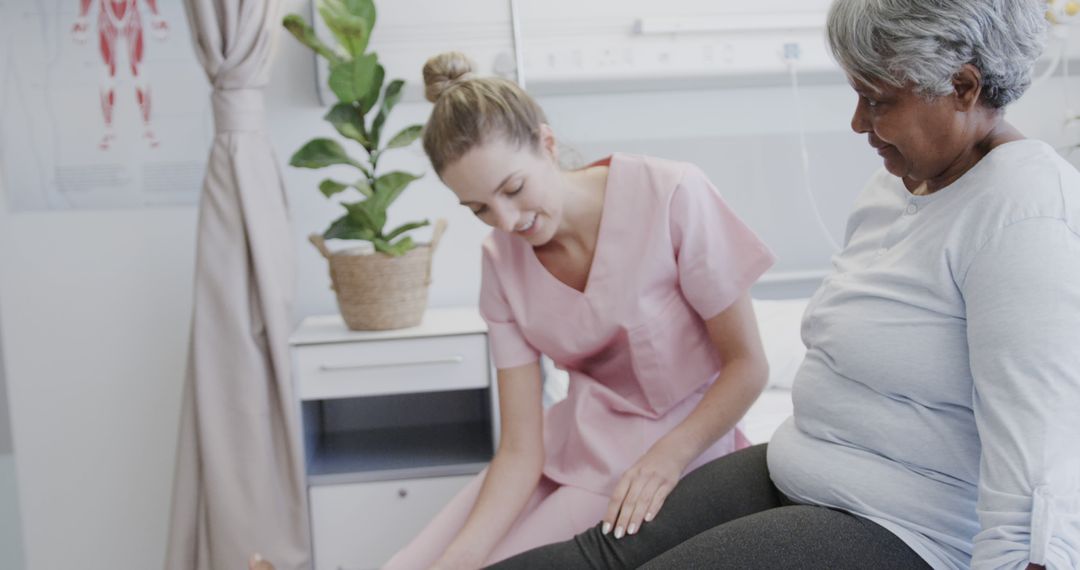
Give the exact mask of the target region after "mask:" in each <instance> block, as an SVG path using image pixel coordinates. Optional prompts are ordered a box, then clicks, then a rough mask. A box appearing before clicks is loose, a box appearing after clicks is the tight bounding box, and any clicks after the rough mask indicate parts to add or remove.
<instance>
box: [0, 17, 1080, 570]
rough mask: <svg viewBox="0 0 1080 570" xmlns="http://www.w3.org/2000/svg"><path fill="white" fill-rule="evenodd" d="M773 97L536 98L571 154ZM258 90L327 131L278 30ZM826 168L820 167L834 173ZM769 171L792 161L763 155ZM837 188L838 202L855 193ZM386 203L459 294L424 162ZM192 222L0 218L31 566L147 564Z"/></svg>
mask: <svg viewBox="0 0 1080 570" xmlns="http://www.w3.org/2000/svg"><path fill="white" fill-rule="evenodd" d="M285 4H286V8H287V10H289V11H304V12H306V10H307V2H306V1H304V0H288V1H287V2H285ZM784 93H786V90H785V89H783V88H776V89H756V90H731V91H727V92H723V93H714V94H713V96H714V97H706V96H704V95H702V94H701V93H690V94H683V95H678V96H676V95H650V96H609V97H604V98H595V97H592V98H580V99H578V100H575V99H574V98H566V97H560V98H554V97H552V98H546V99H544V101H543V102H544V104H545V105H547V106H548V107H549V109H550V110H551V111H552V112H551V115H552V121H553V122H554V123H555V127H556V130H560V129H562V130H563V131H565V132H567V133H569V138H570V139H571V140H570V142H571V144H574V143H575V140H573V139H577V141H578V146H580V147H582V148H586V149H598V150H599V149H600V148H601V147H603V146H604V145H605V144H610V145H612V146H614V145H617V144H618V141H619V140H621V139H623V137H625V136H626V134H627V133H628V132H630V131H632V130H633V127H634V122H635V117H637V116H639V115H640V114H641V113H646V112H647V113H660V114H665V113H670V120H669V121H667V123H668V124H669V125H671V129H672V130H679V131H682V133H683V134H682V135H680V136H683V139H684V140H685V139H686V138H687V137H689V136H690V135H692V134H693V132H694V130H695V129H696V128H697V127H698V122H697V121H695V117H710V116H712V117H714V118H717V117H719V118H720V119H722V120H714V121H701V122H702V124H705V123H707V124H709V125H712V126H711V127H710V128H717V129H722V128H728V129H730V132H728V133H727V134H738V133H744V134H745V133H747V132H753V129H754V128H755V125H757V126H761V128H763V129H765V130H769V131H775V129H774V127H776V123H777V121H776V120H775V116H776V114H777V113H783V112H785V110H789V109H787V108H786V107H785V103H784V98H783V94H784ZM267 95H268V106H269V114H270V132H271V136H272V138H273V141H274V143H275V145H276V147H277V149H278V152H279V154H280V158H281V160H282V162H283V163H284V161H285V160H287V158H288V156H289V155H290V154H291V153H292V151H293V150H295V149H296V148H298V147H299V146H300V145H301V144H302V143H303V142H305V141H306V140H307V139H308V138H310V137H312V136H316V135H320V134H329V133H330V130H329V127H328V126H325V124H324V123H323V122H322V121H321V117H322V115H323V114H324V109H323V108H322V107H321V106H320V105H319V104H318V103H317V100H316V96H315V91H314V66H313V59H312V56H311V54H310V53H309V52H308V51H307V50H306V49H302V48H301V47H299V46H298V45H297V44H296V43H295V42H294V41H292V39H291V38H287V37H283V38H282V41H281V43H280V47H279V52H278V60H277V62H276V64H275V67H274V74H273V83H272V85H271V86H270V88H269V89H268V93H267ZM809 100H810V101H811V103H810V108H808V109H807V113H808V116H809V117H811V118H812V122H813V123H814V124H815V125H817V127H816V128H817V129H818V130H819V131H820V132H823V133H833V134H836V135H837V136H839V134H840V133H841V132H843V131H844V130H845V129H846V128H847V126H846V125H847V120H848V109H849V106H850V104H851V103H852V101H853V99H852V97H851V95H850V93H848V90H847V87H846V86H827V87H820V88H816V89H814V90H811V93H810V95H809ZM691 104H693V105H694V106H691ZM643 105H644V107H643ZM427 109H428V106H427V105H426V104H422V103H407V104H403V105H402V106H400V107H399V108H398V110H397V111H396V112H395V114H394V117H393V119H392V120H391V125H389V127H388V128H389V129H390V130H394V129H395V128H397V127H401V126H404V125H405V124H409V123H411V122H420V121H423V119H424V117H425V114H426V112H427ZM1062 109H1063V103H1062V100H1061V95H1060V89H1058V88H1057V87H1056V86H1055V85H1053V84H1048V85H1044V86H1041V87H1040V89H1039V90H1038V91H1036V92H1033V93H1032V94H1030V95H1029V96H1028V97H1027V98H1026V99H1025V101H1023V102H1022V103H1021V104H1019V105H1017V107H1016V108H1015V110H1014V111H1013V112H1012V113H1011V116H1012V117H1014V118H1015V120H1016V122H1017V123H1018V124H1019V125H1020V126H1021V127H1022V128H1024V129H1025V130H1026V131H1027V132H1028V134H1029V135H1033V136H1039V137H1043V138H1048V139H1050V140H1052V141H1053V142H1055V143H1060V142H1063V141H1064V140H1066V135H1067V133H1065V132H1064V131H1063V130H1062V128H1061V120H1060V119H1061V110H1062ZM597 117H604V121H598V120H596V119H597ZM755 117H760V119H758V118H755ZM605 121H610V122H605ZM725 125H726V127H725ZM769 125H771V126H769ZM586 126H591V127H590V128H588V129H587V128H586ZM766 126H767V127H768V128H766ZM607 129H610V130H607ZM616 130H619V131H622V132H621V133H619V134H615V133H616ZM711 134H713V135H717V136H720V135H724V134H725V133H724V132H720V133H715V132H714V133H711ZM773 134H775V132H773ZM647 135H648V133H646V132H642V133H641V136H640V137H639V138H638V139H637V140H636V142H634V144H635V145H638V144H644V145H646V146H648V147H649V148H653V146H652V145H655V148H656V149H657V152H660V153H663V148H664V145H663V143H662V141H656V140H653V139H650V138H649V136H647ZM1072 136H1074V137H1075V138H1076V140H1080V135H1077V134H1075V133H1073V134H1072ZM851 137H853V138H856V137H855V135H851ZM642 140H645V141H646V142H644V143H642ZM607 150H618V149H616V148H611V149H607ZM763 152H767V149H763ZM587 158H592V157H587ZM838 160H840V159H838ZM386 161H387V163H388V164H387V166H389V167H400V168H408V169H413V170H424V171H428V170H429V169H428V168H427V166H426V163H425V162H424V160H423V157H422V156H421V155H420V154H419V149H418V148H414V149H410V150H407V151H398V154H397V155H390V156H388V157H387V159H386ZM724 161H725V158H724V156H722V155H721V156H717V159H716V162H715V163H714V164H712V165H709V168H711V169H716V170H714V172H715V171H722V170H723V166H724V164H726V163H725V162H724ZM736 166H737V165H735V166H732V167H733V168H734V167H736ZM843 166H844V165H843V164H832V165H827V166H824V165H822V166H819V170H820V171H822V172H824V173H832V172H843V171H844V169H843ZM778 168H789V169H795V168H797V165H796V164H785V163H780V164H779V166H778ZM283 172H284V176H285V182H286V185H287V187H288V192H289V198H290V203H291V211H292V214H293V223H294V233H295V242H296V247H297V252H298V256H297V257H298V274H297V279H298V298H297V300H296V305H295V314H296V315H297V316H298V317H299V316H303V315H308V314H315V313H325V312H331V311H333V310H334V300H333V297H332V294H331V292H330V291H329V289H328V285H327V277H326V267H325V263H324V262H323V261H322V260H321V259H320V258H319V257H318V255H317V254H316V253H315V250H314V248H312V247H311V246H310V245H308V244H307V242H306V240H305V239H304V236H305V235H306V234H307V233H309V232H312V231H321V230H322V229H323V228H324V227H325V225H326V224H327V223H328V221H329V220H331V219H332V217H334V216H336V215H337V211H338V210H337V206H335V205H334V204H332V203H329V202H328V201H327V200H325V199H324V198H323V197H322V196H321V195H319V194H318V193H317V191H316V189H315V188H316V185H317V183H318V181H319V180H321V179H322V178H323V177H324V176H325V173H322V172H311V171H300V170H295V169H291V168H289V167H287V166H283ZM836 186H838V187H839V186H843V184H837V185H836ZM3 190H4V189H3V188H0V196H2V194H3ZM822 191H823V192H825V193H830V192H832V191H833V189H831V188H825V189H823V190H822ZM838 191H839V192H840V195H842V196H848V195H850V194H851V193H853V192H854V191H853V190H851V189H848V188H840V190H838ZM845 199H846V198H845ZM837 200H838V201H840V198H837ZM844 207H845V206H841V205H835V206H833V207H832V209H831V210H829V213H828V215H829V216H830V218H829V219H830V220H831V221H832V222H831V223H836V224H839V222H840V220H841V218H842V217H843V208H844ZM393 213H394V216H395V217H396V219H397V220H398V221H404V220H406V219H412V218H418V217H435V216H437V215H445V216H446V217H448V218H449V220H450V231H449V233H448V235H447V237H446V239H445V241H444V245H443V248H442V250H441V251H440V252H438V254H437V257H436V266H435V283H434V286H433V289H432V291H431V302H432V304H433V305H453V304H465V303H471V302H473V300H474V299H475V295H476V290H477V286H478V279H479V252H478V244H479V241H480V239H481V238H482V236H483V235H484V234H485V230H484V228H483V227H482V226H481V225H480V224H479V223H478V222H476V221H475V220H473V219H471V217H470V216H469V215H468V212H467V211H465V210H464V209H463V208H460V207H457V206H456V205H455V201H454V199H453V197H452V196H451V195H450V193H449V192H447V191H445V190H443V189H442V188H440V187H439V185H438V182H437V180H436V179H435V177H434V176H433V175H432V174H431V173H430V172H429V173H428V175H427V177H426V178H425V179H424V180H423V181H421V182H419V183H417V187H416V188H413V189H411V191H410V192H407V193H406V194H405V195H404V196H403V198H402V199H401V202H400V204H399V205H398V206H396V208H395V211H394V212H393ZM195 224H196V214H195V209H194V208H193V207H186V208H175V209H158V210H146V209H140V210H129V211H111V212H46V213H19V214H12V213H7V212H0V317H2V318H0V336H2V340H3V354H4V357H5V360H6V361H5V362H4V364H5V366H6V369H7V381H8V392H9V398H10V403H11V408H12V409H11V412H12V420H13V423H14V427H15V429H14V437H15V448H16V449H17V450H18V461H17V472H18V477H19V491H20V496H21V502H22V512H23V519H24V525H25V528H24V537H25V543H26V558H27V562H28V566H29V568H31V569H53V568H68V567H78V568H83V569H86V570H94V569H99V568H100V569H102V570H106V569H108V570H113V569H117V568H125V569H126V568H139V569H144V568H146V569H148V568H158V567H160V565H161V561H162V558H163V555H164V550H165V537H166V526H167V521H168V506H169V500H170V497H169V495H170V489H171V482H172V472H173V459H174V446H175V441H176V431H177V418H178V415H179V407H180V392H181V390H180V388H181V379H182V376H183V369H184V359H185V356H186V350H187V334H188V320H189V314H190V304H191V281H192V265H193V255H194V239H195Z"/></svg>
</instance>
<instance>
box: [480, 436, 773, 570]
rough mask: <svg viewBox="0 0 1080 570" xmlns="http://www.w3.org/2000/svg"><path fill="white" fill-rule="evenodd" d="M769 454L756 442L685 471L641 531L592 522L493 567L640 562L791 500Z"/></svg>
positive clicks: (614, 565)
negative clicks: (607, 528) (619, 534)
mask: <svg viewBox="0 0 1080 570" xmlns="http://www.w3.org/2000/svg"><path fill="white" fill-rule="evenodd" d="M765 456H766V446H765V445H755V446H753V447H748V448H746V449H743V450H741V451H736V452H735V453H732V454H729V455H725V456H724V457H721V458H719V459H716V460H714V461H711V462H709V463H707V464H705V465H703V466H701V467H700V468H698V469H696V470H694V471H692V472H691V473H689V474H687V475H686V476H685V477H683V479H682V480H681V481H679V484H678V485H676V487H675V490H674V491H672V493H671V495H669V496H668V499H667V502H666V503H665V504H664V506H663V507H662V508H661V509H660V512H659V513H657V515H656V518H654V519H653V520H652V522H648V523H645V524H644V525H642V527H641V530H640V531H638V533H637V534H634V535H630V536H624V537H623V538H621V539H615V537H614V533H608V534H607V535H604V534H602V533H601V532H600V525H599V524H594V525H593V526H592V527H591V528H589V529H588V530H586V531H585V532H582V533H581V534H578V535H577V536H575V537H574V538H573V540H568V541H565V542H560V543H558V544H552V545H549V546H545V547H543V548H538V549H535V550H531V551H529V552H525V553H523V554H521V555H518V556H515V557H513V558H510V559H508V560H505V561H503V562H502V563H500V564H498V565H496V566H495V568H498V569H499V570H510V569H540V568H637V567H638V566H641V565H642V564H644V563H646V562H648V561H649V560H652V559H653V558H655V557H657V556H658V555H660V554H662V553H664V552H666V551H667V550H669V549H671V548H674V547H676V546H678V545H679V544H681V543H682V542H683V541H686V540H688V539H690V538H692V537H694V536H696V535H697V534H698V533H700V532H702V531H705V530H708V529H710V528H713V527H715V526H718V525H721V524H724V523H726V522H728V521H731V520H734V519H737V518H739V517H743V516H746V515H750V514H753V513H757V512H760V511H764V510H766V509H772V508H776V507H779V506H781V505H782V504H789V503H790V501H788V500H787V498H786V497H783V496H782V495H781V494H780V492H779V491H777V490H776V487H775V486H774V485H773V484H772V480H771V479H769V470H768V466H767V463H766V459H765ZM598 522H599V521H598Z"/></svg>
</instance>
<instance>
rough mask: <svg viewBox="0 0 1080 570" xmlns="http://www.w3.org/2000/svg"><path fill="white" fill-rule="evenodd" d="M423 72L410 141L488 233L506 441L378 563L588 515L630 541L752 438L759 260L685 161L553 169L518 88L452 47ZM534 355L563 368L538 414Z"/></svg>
mask: <svg viewBox="0 0 1080 570" xmlns="http://www.w3.org/2000/svg"><path fill="white" fill-rule="evenodd" d="M424 79H425V81H426V83H427V96H428V99H430V100H431V101H433V102H434V103H435V107H434V110H433V111H432V115H431V118H430V120H429V121H428V124H427V126H426V128H425V131H424V149H425V151H426V152H427V154H428V156H429V157H430V158H431V162H432V164H433V166H434V168H435V171H436V172H437V173H438V174H439V176H440V178H441V179H442V180H443V182H444V183H445V184H446V185H447V186H449V187H450V189H451V190H453V191H454V193H455V194H456V195H457V197H458V198H459V199H460V201H461V203H462V204H463V205H465V206H466V207H468V208H470V209H471V210H472V211H473V212H474V213H475V214H476V216H477V217H478V218H480V220H481V221H483V222H484V223H486V224H488V225H490V226H492V227H493V228H494V229H493V231H492V232H491V235H490V237H489V238H488V239H487V240H486V241H485V242H484V246H483V274H482V279H481V291H480V312H481V314H482V315H483V317H484V319H485V320H486V321H487V323H488V329H489V338H490V342H491V354H492V356H493V359H494V363H495V367H496V368H497V370H498V382H499V396H500V402H499V405H500V411H501V417H502V427H501V429H502V437H501V441H500V443H499V448H498V450H497V452H496V454H495V457H494V459H493V460H492V462H491V465H490V467H489V468H488V469H487V470H486V471H485V472H484V473H481V474H480V475H478V476H477V478H476V480H475V481H473V482H472V483H471V484H470V485H468V486H467V487H466V488H465V489H464V490H463V491H462V492H461V493H460V494H459V495H457V497H455V498H454V499H453V500H452V501H451V502H450V503H449V504H448V505H447V506H446V507H445V508H444V509H443V510H442V512H441V513H440V514H439V515H437V516H436V517H435V518H434V519H433V520H432V521H431V522H430V524H429V525H428V526H427V528H425V529H424V530H423V531H422V532H421V533H420V535H419V536H417V537H416V538H415V539H414V540H413V541H412V542H411V543H410V544H409V545H408V546H407V547H406V548H404V549H403V550H402V551H400V552H399V553H398V554H397V555H396V556H395V557H394V558H393V559H392V560H391V561H390V562H389V563H388V565H387V568H401V569H407V570H416V569H420V568H429V567H436V568H475V567H479V566H482V565H485V564H490V563H493V562H496V561H499V560H502V559H504V558H507V557H509V556H511V555H514V554H517V553H519V552H522V551H524V550H527V549H530V548H533V547H536V546H539V545H543V544H547V543H551V542H556V541H562V540H566V539H569V538H571V537H573V536H574V535H575V534H577V533H579V532H581V531H583V530H585V529H586V528H588V527H591V526H592V525H595V524H601V525H603V530H605V531H607V532H612V533H614V536H615V537H616V538H620V539H623V540H632V538H625V537H626V536H627V535H633V534H634V533H635V532H637V531H638V530H639V529H640V528H641V526H642V525H643V524H648V522H649V521H650V520H652V519H653V517H655V516H657V514H658V513H660V512H661V511H662V509H663V504H664V499H665V497H666V496H667V494H668V492H670V491H671V489H672V488H673V487H674V486H675V483H676V482H677V481H678V480H679V478H680V477H681V476H682V475H683V474H684V473H686V472H688V471H690V470H692V469H694V468H695V467H697V466H699V465H701V464H703V463H705V462H708V461H710V460H712V459H715V458H717V457H719V456H721V455H725V454H727V453H731V452H732V451H735V450H737V449H741V448H742V447H746V446H747V445H748V443H749V442H747V441H746V439H745V437H743V435H742V433H741V432H740V431H739V427H738V422H739V420H740V418H742V416H743V414H744V413H745V412H746V410H747V409H748V408H749V407H750V405H751V403H753V401H754V400H755V399H756V398H757V396H758V394H760V392H761V390H762V389H763V387H764V386H765V381H766V377H767V375H768V371H767V364H766V362H765V357H764V355H763V351H762V347H761V341H760V339H759V337H758V331H757V327H756V324H755V320H754V315H753V310H752V309H751V306H750V297H749V294H748V290H749V288H750V286H751V285H752V284H753V283H754V281H756V280H757V279H758V277H760V276H761V274H762V273H764V272H765V270H766V269H768V268H769V267H770V266H771V265H772V263H773V256H772V254H771V253H770V252H769V250H768V249H767V248H766V247H765V245H764V244H762V243H761V241H760V240H758V238H757V237H756V236H755V235H754V234H753V232H751V231H750V230H749V229H748V228H747V227H746V225H745V224H743V223H742V222H741V221H740V220H739V219H738V218H737V217H736V216H735V215H734V214H733V213H732V212H731V210H730V209H729V208H728V207H727V205H725V203H724V201H723V200H722V199H721V198H720V194H719V193H718V192H717V190H716V188H714V187H713V186H712V184H711V183H710V182H709V180H708V179H706V177H705V176H704V174H703V173H702V172H701V170H699V169H698V168H696V167H695V166H693V165H690V164H686V163H681V162H673V161H668V160H662V159H657V158H649V157H644V156H634V155H629V154H614V155H612V156H610V157H607V158H604V159H602V160H599V161H597V162H594V163H593V164H591V165H589V166H587V167H585V168H583V169H580V170H571V171H568V170H563V169H561V168H560V167H559V165H558V160H557V159H558V156H557V150H556V141H555V136H554V134H553V132H552V130H551V128H550V127H549V126H548V125H547V123H546V119H545V118H544V114H543V111H542V110H541V109H540V108H539V107H538V106H537V104H536V103H535V102H534V101H533V100H532V99H531V98H530V97H529V96H528V95H527V94H525V93H524V92H523V91H522V90H521V89H519V88H518V87H517V86H516V85H515V84H513V83H511V82H509V81H505V80H502V79H496V78H475V77H473V76H472V73H471V72H470V64H469V62H468V60H467V59H465V58H464V56H462V55H461V54H456V53H448V54H442V55H439V56H436V57H434V58H432V59H431V60H429V61H428V62H427V65H426V66H425V67H424ZM541 354H546V355H547V356H549V357H550V358H551V359H552V360H553V361H554V362H555V363H556V364H557V365H558V366H559V367H560V368H563V369H565V370H566V371H567V372H569V375H570V385H569V395H568V396H567V398H566V399H565V400H563V401H562V402H559V403H557V404H555V405H554V406H552V407H551V408H550V409H548V410H547V411H546V412H545V411H544V410H543V408H542V405H541V384H542V378H541V371H540V364H539V360H540V355H541ZM726 492H730V493H738V492H739V489H727V490H726Z"/></svg>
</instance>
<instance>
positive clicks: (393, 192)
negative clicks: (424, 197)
mask: <svg viewBox="0 0 1080 570" xmlns="http://www.w3.org/2000/svg"><path fill="white" fill-rule="evenodd" d="M418 178H420V177H419V176H417V175H415V174H409V173H408V172H401V171H394V172H391V173H389V174H384V175H382V176H380V177H379V178H377V179H376V180H375V197H374V198H372V199H373V200H377V201H378V202H379V205H380V206H381V207H382V208H383V209H386V208H389V207H390V204H393V203H394V200H397V198H398V196H400V195H401V193H402V192H403V191H405V187H406V186H408V185H409V183H411V182H412V181H414V180H416V179H418Z"/></svg>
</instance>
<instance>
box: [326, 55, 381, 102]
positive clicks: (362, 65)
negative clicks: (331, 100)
mask: <svg viewBox="0 0 1080 570" xmlns="http://www.w3.org/2000/svg"><path fill="white" fill-rule="evenodd" d="M377 69H378V59H377V58H376V56H375V54H368V55H364V56H360V57H358V58H356V59H354V60H352V61H343V62H340V63H337V64H334V65H331V66H330V80H329V83H330V90H331V91H333V92H334V95H337V98H338V101H341V102H342V103H352V102H353V101H360V100H361V99H363V98H364V96H365V95H367V93H368V91H369V90H370V89H371V83H372V82H373V81H374V80H375V73H376V70H377Z"/></svg>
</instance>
